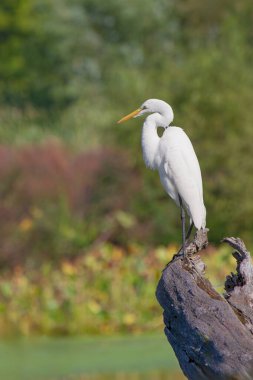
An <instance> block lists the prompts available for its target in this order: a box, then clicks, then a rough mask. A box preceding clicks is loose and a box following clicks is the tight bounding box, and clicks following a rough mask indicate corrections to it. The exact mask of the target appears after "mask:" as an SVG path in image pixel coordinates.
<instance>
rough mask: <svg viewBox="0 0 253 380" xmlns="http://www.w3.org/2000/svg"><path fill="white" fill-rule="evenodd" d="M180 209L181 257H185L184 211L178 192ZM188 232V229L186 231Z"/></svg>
mask: <svg viewBox="0 0 253 380" xmlns="http://www.w3.org/2000/svg"><path fill="white" fill-rule="evenodd" d="M178 197H179V203H180V209H181V223H182V241H183V257H185V211H184V207H183V202H182V198H181V197H180V195H179V194H178ZM188 232H189V231H188Z"/></svg>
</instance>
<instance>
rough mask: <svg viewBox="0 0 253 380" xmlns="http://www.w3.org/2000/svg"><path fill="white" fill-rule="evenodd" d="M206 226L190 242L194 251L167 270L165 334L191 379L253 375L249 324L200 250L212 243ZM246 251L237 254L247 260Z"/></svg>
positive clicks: (160, 289) (162, 296) (162, 288)
mask: <svg viewBox="0 0 253 380" xmlns="http://www.w3.org/2000/svg"><path fill="white" fill-rule="evenodd" d="M206 232H207V231H198V233H197V234H196V236H195V238H194V241H193V242H192V243H190V244H188V245H187V248H186V249H187V250H191V253H190V255H189V256H187V257H186V258H185V259H182V260H178V259H176V260H174V261H172V262H171V263H169V264H168V265H167V267H166V268H165V270H164V271H163V273H162V277H161V279H160V281H159V283H158V286H157V290H156V296H157V299H158V301H159V303H160V305H161V306H162V308H163V309H164V323H165V334H166V336H167V338H168V341H169V342H170V344H171V345H172V347H173V349H174V351H175V354H176V356H177V358H178V361H179V363H180V366H181V368H182V370H183V372H184V374H185V375H186V376H187V378H188V379H189V380H207V379H210V380H211V379H212V380H232V379H234V380H235V379H238V380H245V379H252V378H253V376H250V375H249V368H250V367H251V361H252V359H253V339H252V335H251V333H250V332H249V328H248V327H247V326H246V324H244V323H242V320H241V318H239V316H238V313H235V311H234V308H232V307H231V306H230V303H228V302H227V301H226V299H225V298H223V297H222V296H221V295H220V294H219V293H217V292H216V290H215V289H214V288H213V287H212V285H211V283H210V282H209V281H208V280H207V279H206V278H205V277H204V264H203V263H202V261H201V259H200V257H199V255H194V252H198V251H199V250H200V249H201V248H202V247H205V246H206V245H207V234H206ZM201 235H202V236H201ZM189 247H190V248H189ZM194 247H195V248H194ZM188 252H189V251H188ZM243 252H244V253H243V254H242V251H238V255H239V256H238V255H237V256H238V260H241V261H240V262H241V265H242V263H243V262H244V260H246V257H248V256H247V255H245V259H243V257H244V256H243V255H244V254H245V251H244V250H243ZM201 263H202V264H201ZM243 268H244V267H243ZM243 268H241V271H242V272H243V273H244V277H243V279H244V280H243V281H245V278H246V277H245V272H244V271H243ZM246 272H247V273H248V271H246ZM250 273H251V274H252V272H250ZM247 278H248V277H247ZM239 282H240V281H239ZM244 286H245V284H244ZM231 297H232V296H231V295H230V298H229V299H231ZM241 309H242V308H241Z"/></svg>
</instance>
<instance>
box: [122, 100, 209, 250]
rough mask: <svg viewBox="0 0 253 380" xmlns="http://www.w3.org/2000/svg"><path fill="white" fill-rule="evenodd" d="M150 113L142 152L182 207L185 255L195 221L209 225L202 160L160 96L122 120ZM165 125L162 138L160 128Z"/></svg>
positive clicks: (143, 131) (146, 122) (145, 124)
mask: <svg viewBox="0 0 253 380" xmlns="http://www.w3.org/2000/svg"><path fill="white" fill-rule="evenodd" d="M147 113H149V114H151V115H149V116H148V117H147V118H146V119H145V121H144V124H143V128H142V152H143V159H144V162H145V164H146V166H147V167H149V168H151V169H154V170H158V172H159V175H160V179H161V183H162V185H163V187H164V189H165V191H166V192H167V193H168V195H169V196H170V197H171V198H172V199H173V200H174V201H175V202H176V204H177V205H178V206H179V207H180V208H181V222H182V241H183V247H182V248H183V255H184V256H185V243H186V240H187V239H188V238H189V236H190V233H191V230H192V227H193V224H194V226H195V227H196V228H197V230H199V229H201V228H205V226H206V208H205V205H204V201H203V187H202V178H201V171H200V167H199V162H198V159H197V156H196V154H195V151H194V149H193V146H192V143H191V141H190V139H189V138H188V136H187V135H186V133H185V132H184V131H183V129H181V128H178V127H174V126H170V124H171V123H172V121H173V118H174V114H173V110H172V108H171V106H170V105H169V104H167V103H166V102H164V101H163V100H159V99H148V100H146V101H145V102H144V103H143V104H142V105H141V107H140V108H138V109H137V110H135V111H133V112H131V113H130V114H128V115H127V116H125V117H123V118H122V119H120V120H119V121H118V123H123V122H124V121H127V120H129V119H131V118H133V117H139V116H142V115H145V114H147ZM158 127H163V128H164V133H163V135H162V137H159V136H158V134H157V128H158ZM185 210H186V212H187V214H188V215H189V217H190V228H189V230H188V232H187V235H186V234H185Z"/></svg>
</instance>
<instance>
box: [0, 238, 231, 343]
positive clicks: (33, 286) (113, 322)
mask: <svg viewBox="0 0 253 380" xmlns="http://www.w3.org/2000/svg"><path fill="white" fill-rule="evenodd" d="M177 248H178V247H176V246H174V245H170V246H168V247H157V248H156V249H145V248H143V246H139V245H136V244H129V245H128V247H127V248H121V247H118V246H115V245H112V244H108V243H107V244H102V245H98V246H97V247H93V248H92V249H90V250H88V251H87V252H86V253H85V254H83V255H80V256H79V257H77V258H75V259H72V260H70V259H67V258H65V259H62V260H61V261H60V263H59V264H58V265H57V266H55V265H53V264H52V263H50V262H44V263H43V264H42V265H41V266H40V268H31V267H30V266H26V267H24V266H23V265H22V266H16V267H15V269H14V270H12V271H8V270H6V271H4V272H3V273H2V275H1V279H0V335H2V336H12V335H13V334H14V335H28V336H29V335H32V334H43V335H45V334H48V335H70V334H100V335H101V334H103V335H108V334H118V333H123V334H126V333H132V334H139V333H143V332H160V331H161V330H162V328H163V321H162V318H161V309H160V307H159V305H158V303H157V302H155V294H154V293H155V289H156V284H157V282H158V280H159V278H160V275H161V269H162V268H163V267H164V266H165V264H166V263H167V262H168V261H169V260H170V259H171V258H172V256H173V254H174V253H175V251H176V249H177ZM203 258H204V261H205V263H206V264H207V268H208V270H207V276H208V277H209V278H210V279H211V281H212V282H213V283H214V285H215V287H216V289H217V290H218V291H220V292H222V291H223V286H224V279H225V277H226V275H228V274H229V273H230V271H231V270H232V268H233V267H234V265H235V263H234V259H233V258H232V255H231V250H230V249H229V248H227V247H222V248H221V249H220V250H219V251H217V250H215V249H214V248H213V247H210V248H209V249H208V250H207V251H206V252H205V253H204V254H203Z"/></svg>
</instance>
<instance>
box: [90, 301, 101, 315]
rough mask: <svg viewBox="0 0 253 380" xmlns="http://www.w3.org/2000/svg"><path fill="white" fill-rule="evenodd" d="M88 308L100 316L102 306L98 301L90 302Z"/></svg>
mask: <svg viewBox="0 0 253 380" xmlns="http://www.w3.org/2000/svg"><path fill="white" fill-rule="evenodd" d="M87 306H88V308H89V309H90V311H91V312H92V313H93V314H98V313H100V311H101V306H100V305H99V303H97V302H96V301H90V302H88V304H87Z"/></svg>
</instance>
